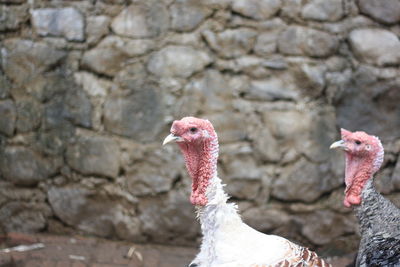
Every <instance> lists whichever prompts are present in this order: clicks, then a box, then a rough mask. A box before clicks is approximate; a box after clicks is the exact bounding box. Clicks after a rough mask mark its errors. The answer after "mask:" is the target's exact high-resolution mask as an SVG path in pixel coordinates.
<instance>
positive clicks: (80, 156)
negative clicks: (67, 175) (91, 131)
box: [66, 136, 119, 178]
mask: <svg viewBox="0 0 400 267" xmlns="http://www.w3.org/2000/svg"><path fill="white" fill-rule="evenodd" d="M118 156H119V147H118V144H117V143H116V142H115V141H114V140H112V139H110V138H107V137H102V136H80V137H78V138H77V140H76V142H74V143H72V144H70V145H69V146H68V147H67V151H66V159H67V162H68V164H69V165H70V166H71V167H72V168H73V169H74V170H76V171H78V172H80V173H82V174H84V175H98V176H106V177H111V178H116V177H117V175H118V173H119V161H118V160H116V159H117V158H118Z"/></svg>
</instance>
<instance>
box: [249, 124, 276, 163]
mask: <svg viewBox="0 0 400 267" xmlns="http://www.w3.org/2000/svg"><path fill="white" fill-rule="evenodd" d="M250 138H251V140H252V141H253V144H254V145H253V148H254V151H255V154H256V155H257V156H258V157H260V158H261V159H262V161H268V162H278V161H279V160H280V158H281V155H282V153H281V151H280V145H279V143H278V142H277V140H276V139H275V138H274V136H272V134H271V131H270V130H269V129H268V127H258V128H257V129H256V130H253V131H251V132H250Z"/></svg>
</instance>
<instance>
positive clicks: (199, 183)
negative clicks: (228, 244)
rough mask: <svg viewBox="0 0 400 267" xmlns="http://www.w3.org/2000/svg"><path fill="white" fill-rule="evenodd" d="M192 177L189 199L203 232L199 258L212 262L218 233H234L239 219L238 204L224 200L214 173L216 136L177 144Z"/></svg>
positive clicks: (215, 166)
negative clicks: (194, 142) (203, 140)
mask: <svg viewBox="0 0 400 267" xmlns="http://www.w3.org/2000/svg"><path fill="white" fill-rule="evenodd" d="M179 146H180V147H181V149H182V151H183V153H184V157H185V162H186V167H187V169H188V172H189V174H190V176H191V177H192V180H193V181H192V193H191V197H190V201H191V202H192V204H193V205H195V206H196V212H197V217H198V218H199V220H200V225H201V232H202V235H203V239H202V243H201V248H200V254H199V256H198V257H199V258H202V259H204V260H205V261H206V262H208V261H210V262H208V263H211V261H212V260H213V259H215V257H216V249H215V244H216V243H217V241H218V235H219V236H221V235H222V236H225V235H228V236H230V235H233V234H234V231H232V229H235V226H237V225H238V224H240V223H241V222H242V221H241V219H240V216H239V215H238V213H237V206H236V205H235V204H233V203H227V200H228V195H227V194H226V193H225V192H224V190H223V184H222V183H221V180H220V179H219V177H218V175H217V159H218V141H217V137H216V136H215V137H214V138H212V139H211V140H208V141H206V142H204V143H203V144H198V145H195V144H184V143H182V144H179Z"/></svg>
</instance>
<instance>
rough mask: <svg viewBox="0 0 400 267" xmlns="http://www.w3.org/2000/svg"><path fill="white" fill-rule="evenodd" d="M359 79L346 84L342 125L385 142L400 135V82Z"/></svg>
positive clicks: (339, 114)
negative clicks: (366, 81) (362, 80)
mask: <svg viewBox="0 0 400 267" xmlns="http://www.w3.org/2000/svg"><path fill="white" fill-rule="evenodd" d="M377 49H378V48H377ZM365 74H367V73H365ZM357 81H358V80H357V79H354V80H353V81H352V83H349V84H346V86H344V89H343V92H342V93H341V95H340V96H339V97H338V100H337V104H336V116H337V123H338V125H340V126H341V127H343V128H345V129H348V130H350V131H356V130H358V131H360V130H361V131H365V132H367V133H370V134H374V135H377V136H379V137H380V138H381V140H383V142H384V143H385V142H387V141H390V140H396V138H399V137H400V133H399V132H398V131H393V129H397V127H400V118H399V116H398V114H399V112H400V107H399V105H398V103H400V102H399V101H400V91H399V90H398V88H399V86H400V83H399V81H396V80H387V81H385V80H377V81H375V82H374V81H371V79H370V82H369V83H367V84H363V83H361V84H357ZM361 92H362V94H361ZM365 107H368V108H367V109H366V108H365Z"/></svg>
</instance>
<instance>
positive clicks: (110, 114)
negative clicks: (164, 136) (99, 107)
mask: <svg viewBox="0 0 400 267" xmlns="http://www.w3.org/2000/svg"><path fill="white" fill-rule="evenodd" d="M104 126H105V129H106V130H107V131H109V132H111V133H114V134H118V135H122V136H126V137H130V138H132V139H134V140H136V141H139V142H149V141H155V138H156V137H157V136H158V135H159V134H160V132H161V130H162V128H163V126H164V120H163V103H162V102H161V99H160V96H159V95H158V93H157V92H156V89H155V88H154V87H153V86H151V85H146V86H144V88H142V90H141V91H138V92H134V93H133V94H132V95H129V96H117V95H111V96H109V97H108V98H107V100H106V102H105V103H104Z"/></svg>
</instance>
